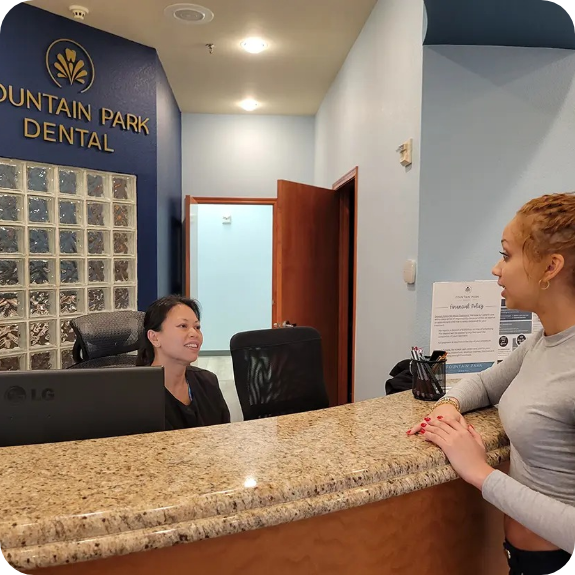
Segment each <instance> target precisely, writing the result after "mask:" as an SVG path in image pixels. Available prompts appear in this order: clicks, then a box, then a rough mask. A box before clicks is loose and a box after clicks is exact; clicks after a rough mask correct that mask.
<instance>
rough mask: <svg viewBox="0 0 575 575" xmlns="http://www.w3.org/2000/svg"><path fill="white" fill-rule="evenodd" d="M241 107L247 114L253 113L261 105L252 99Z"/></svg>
mask: <svg viewBox="0 0 575 575" xmlns="http://www.w3.org/2000/svg"><path fill="white" fill-rule="evenodd" d="M240 106H241V107H242V108H243V109H244V110H245V111H246V112H253V111H254V110H255V109H256V108H257V107H258V106H259V104H258V103H257V102H256V101H255V100H252V99H251V98H248V99H247V100H244V101H243V102H240Z"/></svg>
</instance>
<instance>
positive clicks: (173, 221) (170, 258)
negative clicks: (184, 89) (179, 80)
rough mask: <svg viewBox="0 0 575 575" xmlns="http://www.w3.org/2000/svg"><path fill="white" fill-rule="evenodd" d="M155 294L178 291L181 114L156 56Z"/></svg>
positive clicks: (181, 260)
mask: <svg viewBox="0 0 575 575" xmlns="http://www.w3.org/2000/svg"><path fill="white" fill-rule="evenodd" d="M157 70H158V76H157V82H156V88H157V98H156V101H157V114H158V188H157V190H158V192H157V195H158V212H157V213H158V250H157V256H158V295H159V296H163V295H166V294H169V293H181V292H182V281H183V270H182V262H183V258H184V256H183V253H182V247H183V239H182V114H181V112H180V108H179V106H178V103H177V102H176V99H175V98H174V94H173V93H172V89H171V88H170V84H169V83H168V79H167V78H166V74H165V73H164V68H163V67H162V65H161V64H160V62H159V59H158V66H157Z"/></svg>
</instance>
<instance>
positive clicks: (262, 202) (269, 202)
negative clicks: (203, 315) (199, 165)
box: [184, 196, 278, 327]
mask: <svg viewBox="0 0 575 575" xmlns="http://www.w3.org/2000/svg"><path fill="white" fill-rule="evenodd" d="M192 203H196V204H232V205H252V206H272V242H273V237H275V234H276V230H277V225H278V217H277V199H276V198H222V197H217V198H209V197H203V196H202V197H196V196H186V197H185V209H186V220H185V221H189V219H188V218H189V213H190V206H191V205H192ZM184 235H185V238H186V247H185V250H184V253H185V258H186V265H185V269H186V281H185V286H186V297H190V289H191V286H190V226H189V224H188V225H186V231H185V234H184ZM276 266H277V262H276V253H275V250H272V324H273V322H274V318H275V317H276V305H277V282H276V275H277V274H276ZM270 327H272V326H271V325H270Z"/></svg>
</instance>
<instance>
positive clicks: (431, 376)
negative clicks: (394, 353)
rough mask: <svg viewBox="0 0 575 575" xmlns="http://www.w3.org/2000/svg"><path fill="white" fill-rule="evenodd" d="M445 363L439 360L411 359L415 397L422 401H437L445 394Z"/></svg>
mask: <svg viewBox="0 0 575 575" xmlns="http://www.w3.org/2000/svg"><path fill="white" fill-rule="evenodd" d="M445 364H446V360H445V359H442V360H439V361H430V360H429V359H426V360H415V359H413V360H411V364H410V366H409V369H410V371H411V376H412V378H413V387H412V391H413V397H415V399H421V400H422V401H437V400H438V399H441V398H442V397H443V396H444V395H445Z"/></svg>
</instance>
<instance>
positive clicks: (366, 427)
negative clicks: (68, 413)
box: [0, 392, 508, 569]
mask: <svg viewBox="0 0 575 575" xmlns="http://www.w3.org/2000/svg"><path fill="white" fill-rule="evenodd" d="M428 409H429V405H427V404H425V403H423V402H419V401H416V400H414V399H413V397H412V395H411V393H409V392H406V393H401V394H396V395H393V396H390V397H387V398H381V399H375V400H371V401H365V402H360V403H356V404H352V405H347V406H343V407H337V408H332V409H328V410H323V411H318V412H312V413H305V414H297V415H291V416H285V417H280V418H272V419H265V420H260V421H252V422H243V423H234V424H230V425H223V426H218V427H212V428H202V429H195V430H184V431H172V432H166V433H156V434H148V435H138V436H131V437H121V438H112V439H101V440H93V441H82V442H71V443H60V444H51V445H38V446H25V447H10V448H3V449H0V461H1V470H2V473H1V479H0V545H1V547H2V551H3V553H4V556H5V557H6V558H7V559H8V560H9V561H10V562H11V563H12V564H13V565H14V566H15V567H17V568H20V569H33V568H36V567H46V566H51V565H61V564H65V563H74V562H79V561H87V560H91V559H97V558H103V557H110V556H114V555H123V554H127V553H134V552H138V551H143V550H147V549H154V548H161V547H169V546H172V545H175V544H177V543H181V542H191V541H197V540H200V539H205V538H213V537H218V536H221V535H227V534H231V533H237V532H239V531H247V530H252V529H258V528H261V527H266V526H271V525H277V524H280V523H286V522H291V521H295V520H298V519H303V518H307V517H312V516H315V515H321V514H326V513H331V512H334V511H338V510H341V509H346V508H350V507H356V506H359V505H364V504H366V503H371V502H374V501H379V500H382V499H386V498H390V497H393V496H396V495H402V494H405V493H409V492H411V491H415V490H420V489H424V488H426V487H430V486H433V485H437V484H440V483H445V482H447V481H450V480H451V479H454V478H455V474H454V472H453V470H452V469H451V467H450V466H449V465H447V464H446V459H445V457H444V456H443V454H442V453H441V451H440V450H438V449H437V448H436V447H434V446H433V445H431V444H429V443H427V442H425V441H424V440H423V439H421V438H420V437H408V436H407V435H406V433H405V432H406V430H407V429H408V428H409V427H410V426H411V425H412V424H413V423H414V422H415V421H417V420H418V418H421V417H423V416H424V415H425V414H426V413H427V410H428ZM468 420H469V421H470V422H471V423H473V425H474V426H475V427H476V429H477V430H478V432H479V433H481V435H482V436H483V438H484V440H485V442H486V446H487V450H488V452H489V459H490V463H491V464H493V465H496V464H498V463H500V462H502V461H504V460H506V459H507V458H508V448H507V440H506V438H505V435H504V433H503V430H502V427H501V424H500V422H499V418H498V416H497V413H496V410H494V409H488V410H484V411H481V412H477V413H473V414H469V415H468Z"/></svg>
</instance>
